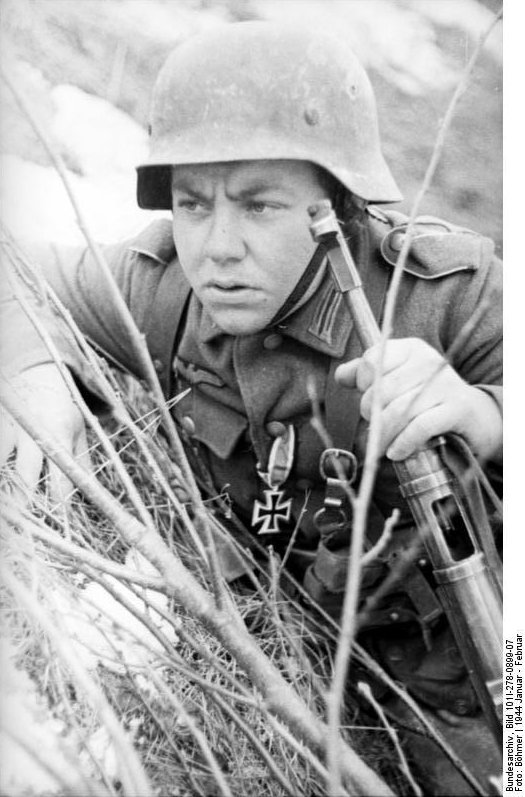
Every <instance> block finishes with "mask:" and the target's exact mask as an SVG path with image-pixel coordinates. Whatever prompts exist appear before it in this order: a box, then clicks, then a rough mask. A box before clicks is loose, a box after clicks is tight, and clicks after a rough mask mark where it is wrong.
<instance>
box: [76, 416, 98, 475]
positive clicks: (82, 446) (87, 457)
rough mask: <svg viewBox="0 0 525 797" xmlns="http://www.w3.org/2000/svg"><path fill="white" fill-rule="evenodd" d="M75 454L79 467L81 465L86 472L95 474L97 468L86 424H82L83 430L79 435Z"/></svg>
mask: <svg viewBox="0 0 525 797" xmlns="http://www.w3.org/2000/svg"><path fill="white" fill-rule="evenodd" d="M73 453H74V455H75V459H76V461H77V462H78V464H79V465H81V466H82V467H83V468H84V469H85V470H87V471H89V472H90V473H93V472H94V470H95V467H94V465H93V460H92V458H91V453H90V446H89V443H88V439H87V434H86V427H85V426H84V424H82V429H81V430H80V432H79V433H78V435H77V439H76V441H75V447H74V451H73Z"/></svg>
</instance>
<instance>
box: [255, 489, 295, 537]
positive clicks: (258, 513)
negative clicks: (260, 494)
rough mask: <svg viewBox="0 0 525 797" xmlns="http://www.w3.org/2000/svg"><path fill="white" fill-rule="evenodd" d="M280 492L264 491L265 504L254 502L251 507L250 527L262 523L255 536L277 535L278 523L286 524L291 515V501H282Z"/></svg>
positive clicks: (282, 493)
mask: <svg viewBox="0 0 525 797" xmlns="http://www.w3.org/2000/svg"><path fill="white" fill-rule="evenodd" d="M283 498H284V492H283V491H282V490H278V489H275V490H271V489H270V490H264V499H265V503H264V504H263V503H262V502H261V501H255V503H254V505H253V514H252V526H256V525H257V524H258V523H262V526H261V528H260V529H259V531H258V532H257V534H279V532H280V531H281V529H280V528H279V521H280V520H283V521H284V522H285V523H287V522H288V521H289V520H290V517H291V515H292V499H291V498H288V500H287V501H283Z"/></svg>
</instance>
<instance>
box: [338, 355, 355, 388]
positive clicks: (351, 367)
mask: <svg viewBox="0 0 525 797" xmlns="http://www.w3.org/2000/svg"><path fill="white" fill-rule="evenodd" d="M360 364H361V357H357V358H356V359H355V360H349V362H347V363H343V364H342V365H339V366H338V367H337V368H336V369H335V373H334V377H335V380H336V382H338V383H339V384H340V385H344V386H345V387H349V388H356V387H357V371H358V368H359V365H360Z"/></svg>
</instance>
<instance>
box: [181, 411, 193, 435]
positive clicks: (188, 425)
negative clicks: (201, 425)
mask: <svg viewBox="0 0 525 797" xmlns="http://www.w3.org/2000/svg"><path fill="white" fill-rule="evenodd" d="M181 424H182V428H183V429H184V430H185V431H186V432H187V433H188V434H189V435H194V434H195V421H194V420H193V418H191V417H190V416H189V415H185V416H184V418H183V419H182V420H181Z"/></svg>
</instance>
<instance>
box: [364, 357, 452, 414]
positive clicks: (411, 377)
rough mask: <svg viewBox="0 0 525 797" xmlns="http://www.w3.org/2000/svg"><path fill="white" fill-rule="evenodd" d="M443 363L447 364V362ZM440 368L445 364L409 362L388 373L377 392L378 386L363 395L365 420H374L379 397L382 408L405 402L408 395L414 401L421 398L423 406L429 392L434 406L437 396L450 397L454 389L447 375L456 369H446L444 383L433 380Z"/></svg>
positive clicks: (428, 402) (372, 386)
mask: <svg viewBox="0 0 525 797" xmlns="http://www.w3.org/2000/svg"><path fill="white" fill-rule="evenodd" d="M442 362H443V363H444V361H442ZM440 367H441V365H440V364H439V363H436V362H432V363H430V362H424V363H421V362H420V363H418V362H413V361H410V360H407V361H406V362H405V363H404V364H403V365H402V366H400V367H399V368H395V369H394V370H393V371H390V372H389V373H387V374H385V375H384V376H383V377H382V378H381V381H380V383H379V384H378V385H377V393H376V388H375V386H374V384H372V385H371V386H370V388H369V389H368V390H366V391H365V393H364V394H363V398H362V400H361V414H362V416H363V418H365V419H366V420H370V417H371V414H372V405H373V403H374V400H375V398H374V397H375V396H376V395H377V403H378V406H379V407H381V408H386V407H389V406H390V405H391V404H394V403H395V402H397V401H399V400H403V397H404V396H407V395H410V397H411V400H412V401H413V400H414V399H416V398H421V399H422V400H423V401H421V402H420V404H423V403H424V400H426V399H424V397H426V396H427V393H428V395H429V396H431V397H430V399H429V400H427V404H430V405H432V406H433V405H434V404H435V403H436V397H438V398H440V397H442V396H443V394H444V393H445V394H446V393H447V391H450V390H451V389H452V387H453V383H452V381H451V379H450V377H449V375H448V373H447V371H448V370H450V371H451V370H452V369H450V367H449V366H446V367H445V368H444V369H443V377H442V379H441V380H439V381H437V380H434V379H432V377H433V376H435V375H436V373H437V372H438V370H439V369H440ZM442 383H443V384H442ZM427 388H428V391H427Z"/></svg>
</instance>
